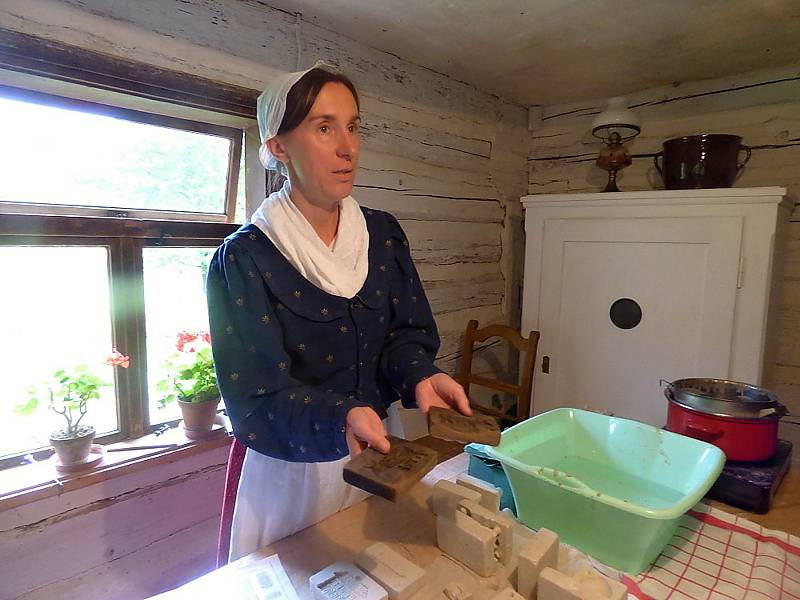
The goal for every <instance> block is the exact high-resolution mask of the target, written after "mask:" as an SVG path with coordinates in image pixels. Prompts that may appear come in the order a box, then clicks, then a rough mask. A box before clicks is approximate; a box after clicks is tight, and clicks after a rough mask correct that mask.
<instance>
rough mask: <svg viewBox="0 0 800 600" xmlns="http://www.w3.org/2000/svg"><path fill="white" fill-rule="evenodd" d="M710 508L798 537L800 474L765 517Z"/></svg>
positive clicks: (444, 448)
mask: <svg viewBox="0 0 800 600" xmlns="http://www.w3.org/2000/svg"><path fill="white" fill-rule="evenodd" d="M416 441H417V443H420V444H422V445H424V446H427V447H428V448H433V449H434V450H436V451H437V452H438V453H439V462H444V461H446V460H447V459H448V458H452V457H453V456H456V455H458V454H460V453H461V452H462V451H463V449H464V447H463V445H462V444H458V443H455V442H446V441H443V440H439V439H436V438H433V437H430V436H427V437H424V438H421V439H419V440H416ZM710 504H711V505H712V506H713V507H715V508H718V509H720V510H724V511H725V512H728V513H731V514H735V515H739V516H741V517H743V518H745V519H748V520H750V521H753V522H754V523H758V524H759V525H761V526H762V527H767V528H769V529H778V530H780V531H786V532H789V533H791V534H792V535H795V536H798V537H800V471H798V470H797V469H795V468H790V469H789V472H788V473H787V474H786V477H785V478H784V480H783V482H782V483H781V485H780V487H779V488H778V492H777V493H776V494H775V498H774V500H773V502H772V509H771V510H770V511H769V512H768V513H767V514H765V515H759V514H756V513H751V512H747V511H746V510H742V509H740V508H735V507H733V506H728V505H727V504H722V503H721V502H717V501H716V500H714V501H711V502H710Z"/></svg>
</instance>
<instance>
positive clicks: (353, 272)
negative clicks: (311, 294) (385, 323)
mask: <svg viewBox="0 0 800 600" xmlns="http://www.w3.org/2000/svg"><path fill="white" fill-rule="evenodd" d="M291 193H292V188H291V186H290V184H289V181H288V180H287V181H286V183H285V184H284V186H283V188H282V189H280V190H278V191H277V192H274V193H272V194H270V195H269V196H268V197H267V198H266V199H265V200H264V201H263V202H262V203H261V206H259V207H258V208H257V209H256V211H255V212H254V213H253V216H252V217H250V222H251V223H253V225H255V226H256V227H258V228H259V229H260V230H261V231H263V232H264V234H265V235H266V236H267V237H268V238H269V239H270V241H271V242H272V243H273V244H275V246H276V247H277V248H278V250H280V252H281V254H283V256H285V257H286V260H288V261H289V262H290V263H291V264H292V266H293V267H294V268H295V269H297V270H298V271H299V272H300V274H301V275H302V276H303V277H305V278H306V279H308V280H309V281H310V282H311V283H313V284H314V285H315V286H317V287H318V288H320V289H322V290H324V291H326V292H328V293H329V294H333V295H334V296H341V297H343V298H352V297H354V296H355V295H356V294H357V293H358V291H359V290H360V289H361V288H362V287H363V285H364V281H365V280H366V279H367V273H368V271H369V232H368V231H367V222H366V220H365V219H364V214H363V213H362V212H361V208H359V206H358V202H356V201H355V200H354V199H353V197H352V196H347V197H346V198H342V200H340V201H339V228H338V229H337V231H336V237H335V238H334V240H333V244H331V246H330V247H328V246H326V245H325V243H324V242H323V241H322V240H321V239H320V237H319V235H317V232H316V231H315V230H314V228H313V227H312V226H311V223H309V222H308V221H307V220H306V218H305V217H304V216H303V213H301V212H300V209H299V208H297V205H296V204H295V203H294V202H292V198H291Z"/></svg>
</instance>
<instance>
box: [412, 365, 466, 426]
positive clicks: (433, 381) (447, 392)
mask: <svg viewBox="0 0 800 600" xmlns="http://www.w3.org/2000/svg"><path fill="white" fill-rule="evenodd" d="M414 393H415V396H416V398H417V406H419V408H420V410H421V411H422V414H424V415H426V414H428V411H429V410H430V409H431V407H432V406H438V407H440V408H454V409H456V410H457V411H459V412H460V413H462V414H465V415H467V416H470V415H472V409H471V408H470V407H469V399H468V398H467V394H466V393H465V392H464V388H463V387H461V384H460V383H458V382H457V381H456V380H455V379H453V378H452V377H450V376H449V375H447V374H445V373H437V374H436V375H432V376H431V377H428V378H427V379H423V380H422V381H420V382H419V383H418V384H417V387H416V389H415V390H414Z"/></svg>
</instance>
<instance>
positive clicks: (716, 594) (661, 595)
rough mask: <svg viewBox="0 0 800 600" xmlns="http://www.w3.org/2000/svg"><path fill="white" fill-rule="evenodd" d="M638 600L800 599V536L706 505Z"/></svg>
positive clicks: (643, 582) (634, 589)
mask: <svg viewBox="0 0 800 600" xmlns="http://www.w3.org/2000/svg"><path fill="white" fill-rule="evenodd" d="M621 579H622V582H623V583H625V585H627V586H628V592H629V598H631V597H632V598H636V599H637V600H646V599H650V598H652V599H653V600H689V599H691V600H751V599H752V600H768V599H770V600H771V599H776V600H794V599H797V600H800V538H797V537H795V536H793V535H789V534H788V533H786V532H783V531H773V530H770V529H764V528H762V527H761V526H759V525H756V524H755V523H753V522H751V521H748V520H747V519H743V518H741V517H737V516H735V515H731V514H728V513H726V512H723V511H721V510H717V509H715V508H712V507H710V506H708V505H706V504H703V503H700V504H698V505H697V506H695V507H694V509H693V510H690V511H689V512H688V513H686V514H685V515H684V516H683V518H682V519H681V524H680V526H679V527H678V531H677V532H676V533H675V535H674V537H673V538H672V539H671V540H670V542H669V544H667V547H666V548H664V551H663V552H662V553H661V555H660V556H659V557H658V558H657V559H656V561H655V562H654V563H653V564H652V565H651V566H650V568H649V569H648V570H647V571H645V572H644V573H642V574H640V575H638V576H636V577H631V576H628V575H624V574H623V575H622V577H621Z"/></svg>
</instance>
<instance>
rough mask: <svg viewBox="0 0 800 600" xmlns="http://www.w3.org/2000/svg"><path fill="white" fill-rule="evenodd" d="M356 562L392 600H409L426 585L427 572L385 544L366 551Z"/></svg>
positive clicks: (374, 545) (357, 557) (375, 545)
mask: <svg viewBox="0 0 800 600" xmlns="http://www.w3.org/2000/svg"><path fill="white" fill-rule="evenodd" d="M355 562H356V564H357V565H358V566H359V567H361V569H363V570H364V572H365V573H366V574H367V575H369V576H370V577H372V578H373V579H374V580H375V581H377V582H378V583H379V584H380V585H381V586H383V587H384V589H386V591H387V592H388V594H389V598H390V600H407V599H408V598H409V597H410V596H411V595H412V594H413V593H414V592H416V591H417V590H419V589H420V588H421V587H422V585H423V584H424V583H425V571H423V570H422V569H421V568H420V567H418V566H417V565H415V564H414V563H412V562H411V561H410V560H408V559H406V558H405V557H404V556H402V555H400V554H399V553H397V552H395V551H394V550H392V549H391V548H390V547H389V546H387V545H386V544H383V543H378V544H373V545H372V546H370V547H369V548H367V549H366V550H364V551H363V552H362V553H361V554H359V555H358V556H356V560H355Z"/></svg>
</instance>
